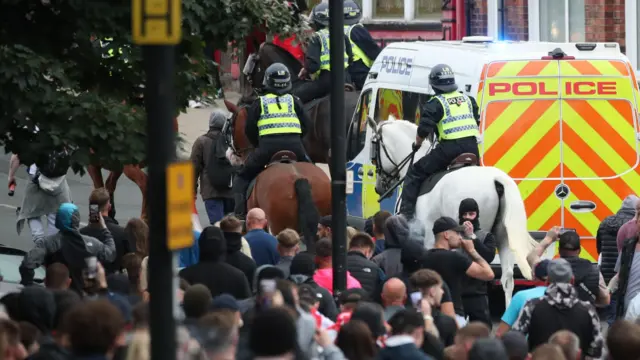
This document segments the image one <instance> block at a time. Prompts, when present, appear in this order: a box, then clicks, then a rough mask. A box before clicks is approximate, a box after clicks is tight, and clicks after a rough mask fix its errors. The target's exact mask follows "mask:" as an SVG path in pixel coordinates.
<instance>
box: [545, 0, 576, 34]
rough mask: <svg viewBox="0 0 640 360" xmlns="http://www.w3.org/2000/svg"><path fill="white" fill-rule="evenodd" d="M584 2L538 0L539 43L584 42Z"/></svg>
mask: <svg viewBox="0 0 640 360" xmlns="http://www.w3.org/2000/svg"><path fill="white" fill-rule="evenodd" d="M584 1H585V0H540V41H551V42H579V41H585V4H584Z"/></svg>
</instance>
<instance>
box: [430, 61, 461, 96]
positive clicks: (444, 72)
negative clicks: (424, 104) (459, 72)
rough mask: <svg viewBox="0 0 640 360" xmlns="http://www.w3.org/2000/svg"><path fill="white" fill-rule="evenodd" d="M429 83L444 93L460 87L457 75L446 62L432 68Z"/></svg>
mask: <svg viewBox="0 0 640 360" xmlns="http://www.w3.org/2000/svg"><path fill="white" fill-rule="evenodd" d="M429 85H431V87H432V88H433V89H434V90H439V91H441V92H443V93H449V92H452V91H456V90H457V89H458V85H456V76H455V74H454V73H453V70H452V69H451V67H450V66H449V65H446V64H438V65H436V66H434V67H433V69H431V73H430V74H429Z"/></svg>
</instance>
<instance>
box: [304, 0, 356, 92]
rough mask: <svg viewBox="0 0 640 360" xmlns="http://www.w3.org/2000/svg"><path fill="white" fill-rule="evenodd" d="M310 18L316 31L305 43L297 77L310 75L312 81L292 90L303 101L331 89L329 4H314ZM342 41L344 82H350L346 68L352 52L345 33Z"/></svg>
mask: <svg viewBox="0 0 640 360" xmlns="http://www.w3.org/2000/svg"><path fill="white" fill-rule="evenodd" d="M311 18H312V21H313V27H314V28H315V29H316V32H315V34H314V35H313V36H312V37H311V39H310V40H309V43H308V44H307V53H306V54H305V60H304V67H303V68H302V70H300V73H299V74H298V78H300V79H304V78H306V77H308V76H311V80H312V81H307V82H304V83H302V84H301V85H297V86H296V88H295V90H294V95H296V96H298V97H299V98H300V100H302V102H303V103H307V102H309V101H311V100H313V99H317V98H321V97H323V96H325V95H328V94H329V92H330V91H331V63H330V58H331V56H330V44H329V29H327V26H329V5H328V4H326V3H320V4H318V5H316V6H315V7H314V8H313V10H312V11H311ZM344 41H345V43H344V45H345V48H344V69H345V83H349V84H350V83H351V77H350V76H349V71H348V69H347V68H348V67H349V62H350V61H351V60H350V59H351V58H352V57H353V53H352V52H351V44H350V43H349V39H347V37H346V35H345V39H344Z"/></svg>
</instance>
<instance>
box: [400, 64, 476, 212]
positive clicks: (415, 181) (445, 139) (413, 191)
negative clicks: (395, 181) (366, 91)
mask: <svg viewBox="0 0 640 360" xmlns="http://www.w3.org/2000/svg"><path fill="white" fill-rule="evenodd" d="M438 66H439V67H440V68H439V69H440V71H441V73H442V74H445V75H443V76H444V77H446V78H447V79H448V80H451V84H446V85H445V86H439V87H440V89H439V88H438V87H436V86H438V85H435V84H433V83H432V84H431V85H432V88H433V89H434V91H435V96H433V97H432V98H431V99H430V100H429V101H428V102H427V103H426V104H425V106H424V107H423V108H422V116H421V118H420V124H419V125H418V136H419V137H420V138H423V139H424V138H426V137H428V136H429V134H431V133H432V132H433V131H434V130H436V131H437V133H438V144H437V146H435V147H434V148H433V149H432V150H431V152H429V153H428V154H427V155H425V156H424V157H423V158H421V159H420V160H418V161H417V162H415V163H414V164H413V166H412V167H411V168H409V171H408V172H407V176H406V177H405V179H404V185H403V189H402V203H401V205H400V213H401V214H404V215H406V216H407V217H408V218H411V217H413V215H414V212H415V203H416V200H417V198H418V193H419V192H420V186H421V185H422V183H423V182H424V180H426V179H427V178H428V177H429V176H430V175H433V174H435V173H436V172H438V171H443V170H445V169H446V168H447V167H448V166H449V165H450V164H451V162H452V161H453V160H455V158H456V157H458V156H459V155H461V154H463V153H472V154H475V155H476V156H478V157H479V156H480V155H479V153H478V142H477V136H478V135H479V134H480V133H479V130H478V121H479V119H480V116H479V114H478V105H477V103H476V102H475V100H474V99H473V98H472V97H469V96H467V95H464V94H461V93H459V92H458V91H456V90H457V86H456V85H455V82H454V81H453V79H454V76H453V72H452V71H451V68H449V67H448V66H446V65H438ZM438 66H437V67H434V70H432V75H430V78H431V77H433V72H434V71H435V70H436V68H438ZM443 69H444V70H443ZM441 89H445V90H448V91H446V92H443V91H442V90H441Z"/></svg>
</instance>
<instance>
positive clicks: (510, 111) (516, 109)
mask: <svg viewBox="0 0 640 360" xmlns="http://www.w3.org/2000/svg"><path fill="white" fill-rule="evenodd" d="M533 102H534V100H518V101H513V102H511V104H510V105H509V107H508V108H507V109H506V110H504V111H503V112H502V113H501V114H500V115H499V116H498V117H497V118H495V119H494V120H493V122H492V123H491V125H490V126H488V127H487V128H485V129H484V133H483V144H484V147H483V148H484V152H486V151H487V150H489V149H490V148H491V146H492V145H493V144H495V143H496V142H497V141H498V139H500V137H501V136H502V134H504V132H505V131H507V129H508V128H509V127H511V125H512V124H513V122H514V121H515V120H516V119H518V118H519V117H520V116H521V115H522V114H524V112H525V111H526V110H527V109H528V108H529V107H530V106H531V105H532V104H533ZM487 107H489V104H487V106H486V107H485V110H486V108H487ZM483 112H484V111H483Z"/></svg>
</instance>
